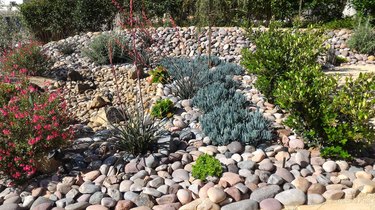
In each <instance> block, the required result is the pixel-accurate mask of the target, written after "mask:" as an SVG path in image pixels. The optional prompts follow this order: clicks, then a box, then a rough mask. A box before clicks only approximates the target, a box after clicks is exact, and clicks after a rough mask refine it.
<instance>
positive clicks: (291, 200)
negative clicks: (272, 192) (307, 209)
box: [275, 189, 306, 206]
mask: <svg viewBox="0 0 375 210" xmlns="http://www.w3.org/2000/svg"><path fill="white" fill-rule="evenodd" d="M275 199H276V200H278V201H280V203H282V204H283V205H284V206H297V205H302V204H304V203H305V202H306V194H305V193H304V192H303V191H301V190H299V189H291V190H286V191H283V192H281V193H279V194H277V195H276V196H275Z"/></svg>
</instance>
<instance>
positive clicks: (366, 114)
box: [276, 67, 375, 159]
mask: <svg viewBox="0 0 375 210" xmlns="http://www.w3.org/2000/svg"><path fill="white" fill-rule="evenodd" d="M288 76H289V79H288V80H284V81H281V82H280V83H279V85H278V88H277V92H276V99H277V100H276V102H277V104H279V105H280V106H281V107H282V108H284V109H286V110H287V111H289V112H290V116H289V117H288V119H287V121H286V124H287V125H288V126H290V127H293V128H294V129H295V130H296V132H297V133H300V134H302V135H303V136H304V137H305V139H306V140H308V141H309V143H310V144H311V145H313V146H318V147H320V148H321V154H322V155H323V156H325V157H333V158H345V159H347V158H349V157H351V155H353V154H354V155H358V154H360V153H361V152H363V149H364V148H366V147H365V146H367V145H369V144H370V143H371V142H373V141H374V129H373V127H372V126H371V124H370V123H369V119H371V118H373V117H374V116H375V113H374V110H373V107H374V106H375V93H374V92H373V90H374V87H375V77H374V75H360V76H359V78H358V79H357V80H352V79H347V81H346V83H345V84H344V85H343V86H341V87H339V86H338V79H336V78H334V77H333V76H327V75H324V73H322V72H321V70H320V67H315V68H311V67H305V68H304V69H303V70H302V71H301V70H299V71H291V72H289V73H288Z"/></svg>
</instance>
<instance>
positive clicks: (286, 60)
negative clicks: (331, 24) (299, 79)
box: [242, 24, 324, 101]
mask: <svg viewBox="0 0 375 210" xmlns="http://www.w3.org/2000/svg"><path fill="white" fill-rule="evenodd" d="M320 35H321V32H313V31H309V30H308V31H300V30H298V29H297V30H293V29H286V30H281V29H279V28H278V27H277V26H275V25H273V24H271V26H270V28H269V30H268V31H265V32H261V31H254V32H253V34H252V35H251V36H250V38H251V39H252V41H253V43H254V44H255V45H256V46H257V48H256V51H255V52H254V53H252V52H251V51H250V50H248V49H245V50H243V52H242V56H243V58H242V64H243V65H244V66H245V67H246V68H247V70H248V72H249V73H252V74H256V75H257V80H256V83H255V87H256V88H257V89H258V90H260V91H261V92H262V94H264V95H265V96H266V97H267V98H268V99H269V100H270V101H274V99H275V97H274V90H275V89H276V87H277V85H278V83H279V81H282V80H284V79H285V74H286V73H287V72H289V71H291V70H296V71H298V69H300V68H301V67H304V66H312V65H315V63H316V61H317V58H318V55H320V54H321V53H324V48H323V39H322V37H321V36H320Z"/></svg>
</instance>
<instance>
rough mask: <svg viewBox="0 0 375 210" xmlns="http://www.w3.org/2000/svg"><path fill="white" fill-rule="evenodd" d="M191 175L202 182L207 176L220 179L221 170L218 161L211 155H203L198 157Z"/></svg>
mask: <svg viewBox="0 0 375 210" xmlns="http://www.w3.org/2000/svg"><path fill="white" fill-rule="evenodd" d="M191 173H192V175H193V177H194V178H196V179H200V180H203V181H204V180H206V178H207V176H216V177H220V176H221V174H222V173H223V169H222V167H221V164H220V161H219V160H218V159H216V158H215V157H213V156H211V155H208V154H203V155H200V156H199V157H198V159H197V161H196V163H195V165H193V170H192V171H191Z"/></svg>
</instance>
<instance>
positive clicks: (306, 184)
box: [292, 176, 311, 192]
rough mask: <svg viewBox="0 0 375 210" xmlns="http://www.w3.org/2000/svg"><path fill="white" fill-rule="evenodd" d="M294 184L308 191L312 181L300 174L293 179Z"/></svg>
mask: <svg viewBox="0 0 375 210" xmlns="http://www.w3.org/2000/svg"><path fill="white" fill-rule="evenodd" d="M292 185H294V186H295V187H296V188H297V189H299V190H302V191H303V192H307V190H308V189H309V187H310V185H311V183H310V182H309V181H307V180H306V179H305V178H303V177H300V176H299V177H296V178H295V179H294V180H293V181H292Z"/></svg>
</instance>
